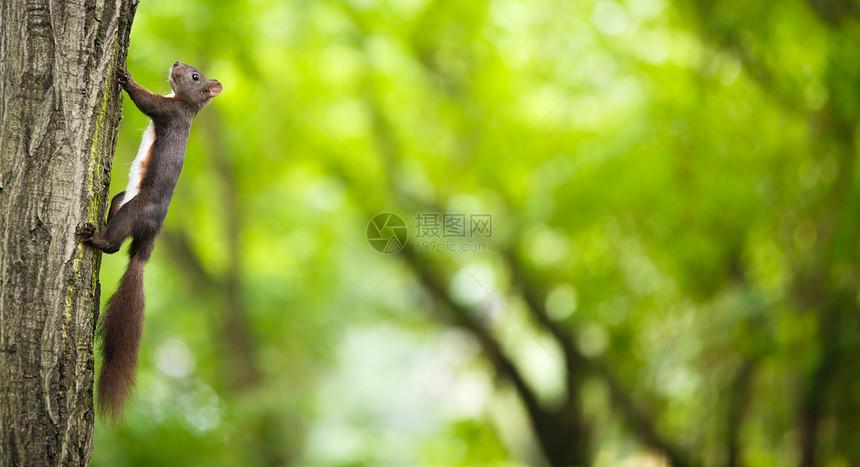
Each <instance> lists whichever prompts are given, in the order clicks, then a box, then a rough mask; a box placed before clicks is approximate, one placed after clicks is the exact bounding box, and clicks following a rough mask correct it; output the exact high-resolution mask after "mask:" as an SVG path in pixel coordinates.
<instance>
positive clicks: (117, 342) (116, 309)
mask: <svg viewBox="0 0 860 467" xmlns="http://www.w3.org/2000/svg"><path fill="white" fill-rule="evenodd" d="M116 77H117V81H119V83H120V84H121V85H122V87H123V89H125V92H126V93H128V96H129V97H131V100H132V101H133V102H134V104H135V105H136V106H137V108H138V109H140V111H141V112H143V113H144V114H145V115H146V116H147V117H149V118H150V119H151V121H150V123H149V126H148V127H147V129H146V131H145V132H144V133H143V140H142V142H141V145H140V149H139V151H138V153H137V157H136V158H135V159H134V163H133V164H132V167H131V173H130V174H129V181H128V187H127V188H126V189H125V191H123V192H122V193H119V194H118V195H116V196H115V197H114V198H113V199H112V200H111V204H110V210H109V211H108V216H107V228H106V229H105V231H104V232H103V233H101V234H97V233H96V226H95V225H94V224H92V223H90V222H88V223H85V224H83V225H81V226H79V227H78V230H77V232H76V234H77V235H80V236H81V239H82V241H83V242H85V243H87V244H89V245H91V246H93V247H94V248H96V249H98V250H101V251H103V252H105V253H116V252H117V251H118V250H119V249H120V246H122V243H123V241H124V240H125V239H126V238H127V237H132V242H131V246H130V247H129V250H128V256H129V261H128V266H127V268H126V271H125V274H123V276H122V278H121V279H120V281H119V286H118V287H117V290H116V292H115V293H114V294H113V296H112V297H111V298H110V300H108V305H107V310H106V311H105V313H104V316H103V317H102V319H101V321H100V323H99V327H98V334H99V337H100V338H101V341H102V359H103V363H102V368H101V374H100V375H99V381H98V408H99V415H100V416H101V418H102V419H108V420H110V421H112V422H116V421H118V420H119V419H120V418H121V417H122V411H123V406H124V405H125V403H126V401H127V400H128V398H129V397H130V396H131V393H132V388H133V387H134V382H135V373H136V371H137V354H138V349H139V347H140V338H141V333H142V330H143V310H144V307H145V301H144V294H143V266H144V264H145V263H146V261H147V260H148V259H149V256H150V255H151V254H152V249H153V246H154V245H155V238H156V236H157V235H158V233H159V231H160V230H161V227H162V224H163V223H164V218H165V217H166V216H167V210H168V207H169V205H170V199H171V198H172V197H173V190H174V188H175V187H176V182H177V180H178V179H179V173H180V172H181V171H182V163H183V161H184V160H185V148H186V145H187V144H188V135H189V133H190V131H191V121H192V120H193V119H194V116H195V115H197V112H199V111H200V110H201V109H203V107H204V106H205V105H206V104H207V103H208V102H209V100H210V99H212V98H213V97H215V96H217V95H218V94H220V93H221V89H222V87H221V83H219V82H218V81H217V80H214V79H207V78H206V77H205V76H204V75H203V72H201V71H200V70H198V69H197V68H195V67H193V66H191V65H187V64H185V63H182V62H179V61H177V62H176V63H174V64H173V66H172V67H170V78H169V80H170V87H171V89H172V90H173V92H171V93H170V94H168V95H161V94H155V93H153V92H150V91H149V90H147V89H146V88H144V87H143V86H141V85H140V84H138V83H136V82H135V81H134V80H133V79H131V74H129V72H128V71H126V70H124V69H122V68H116Z"/></svg>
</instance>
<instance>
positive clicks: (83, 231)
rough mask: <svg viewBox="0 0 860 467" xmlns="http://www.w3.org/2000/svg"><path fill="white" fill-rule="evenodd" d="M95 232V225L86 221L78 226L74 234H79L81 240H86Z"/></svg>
mask: <svg viewBox="0 0 860 467" xmlns="http://www.w3.org/2000/svg"><path fill="white" fill-rule="evenodd" d="M95 233H96V225H95V224H93V223H92V222H86V223H84V224H81V225H79V226H78V230H77V232H75V235H80V236H81V240H84V241H87V240H89V239H91V238H93V235H95Z"/></svg>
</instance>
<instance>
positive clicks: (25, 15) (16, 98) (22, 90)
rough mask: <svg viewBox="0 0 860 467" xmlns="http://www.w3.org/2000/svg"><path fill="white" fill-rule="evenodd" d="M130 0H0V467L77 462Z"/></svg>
mask: <svg viewBox="0 0 860 467" xmlns="http://www.w3.org/2000/svg"><path fill="white" fill-rule="evenodd" d="M136 5H137V1H136V0H81V1H76V2H70V1H62V0H54V1H48V0H4V1H3V2H0V466H9V465H60V464H62V465H69V464H71V465H81V464H84V465H85V464H88V463H89V459H90V452H91V450H92V434H93V419H94V410H93V335H94V333H93V331H94V326H95V321H96V319H97V315H98V307H99V283H98V271H99V265H100V255H99V254H98V253H96V252H95V250H93V249H90V248H85V247H84V246H83V245H81V244H80V243H79V242H78V239H77V238H76V237H75V234H74V232H75V228H76V226H77V225H78V224H79V223H81V222H84V221H90V222H94V223H96V224H100V223H102V222H103V219H104V214H105V208H106V204H107V196H108V185H109V182H110V169H111V165H112V161H113V153H114V149H115V146H116V134H117V129H118V127H119V120H120V116H121V99H122V94H121V92H120V87H119V85H118V84H117V83H116V81H115V79H114V73H113V68H114V66H115V65H122V64H124V62H125V58H126V53H127V50H128V38H129V30H130V27H131V21H132V18H133V17H134V10H135V8H136Z"/></svg>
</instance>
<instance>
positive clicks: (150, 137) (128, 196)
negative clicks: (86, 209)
mask: <svg viewBox="0 0 860 467" xmlns="http://www.w3.org/2000/svg"><path fill="white" fill-rule="evenodd" d="M153 143H155V124H153V123H152V122H151V121H150V122H149V126H148V127H146V130H145V131H144V132H143V140H141V142H140V149H138V150H137V157H135V158H134V162H132V164H131V172H129V174H128V186H127V187H126V188H125V196H123V198H122V202H120V204H119V205H120V206H122V205H123V204H125V203H127V202H129V201H131V200H132V198H134V197H135V196H137V194H138V193H139V192H140V184H141V183H142V182H143V177H144V176H145V175H146V169H147V167H148V166H149V156H150V155H151V154H152V145H153Z"/></svg>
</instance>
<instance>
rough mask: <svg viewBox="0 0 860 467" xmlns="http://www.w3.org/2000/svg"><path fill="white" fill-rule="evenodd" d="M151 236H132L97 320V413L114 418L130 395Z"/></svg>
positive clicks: (108, 418) (141, 324)
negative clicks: (99, 350)
mask: <svg viewBox="0 0 860 467" xmlns="http://www.w3.org/2000/svg"><path fill="white" fill-rule="evenodd" d="M154 244H155V239H154V238H146V239H134V240H133V241H132V243H131V247H130V248H129V252H128V254H129V260H128V267H127V268H126V270H125V274H123V275H122V279H120V281H119V287H117V289H116V292H114V294H113V296H112V297H111V298H110V300H108V305H107V310H105V312H104V313H103V314H102V317H101V322H100V323H99V328H98V332H99V336H100V337H101V341H102V369H101V375H100V376H99V382H98V408H99V416H100V417H101V418H102V419H103V420H109V421H111V422H116V421H118V420H119V419H121V418H122V410H123V406H124V405H125V403H126V401H127V400H128V399H129V397H130V396H131V391H132V388H133V387H134V380H135V373H136V372H137V352H138V348H139V347H140V336H141V332H142V331H143V310H144V307H145V303H146V302H145V300H144V296H143V266H144V264H146V261H147V260H148V259H149V255H150V254H151V253H152V247H153V245H154Z"/></svg>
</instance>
